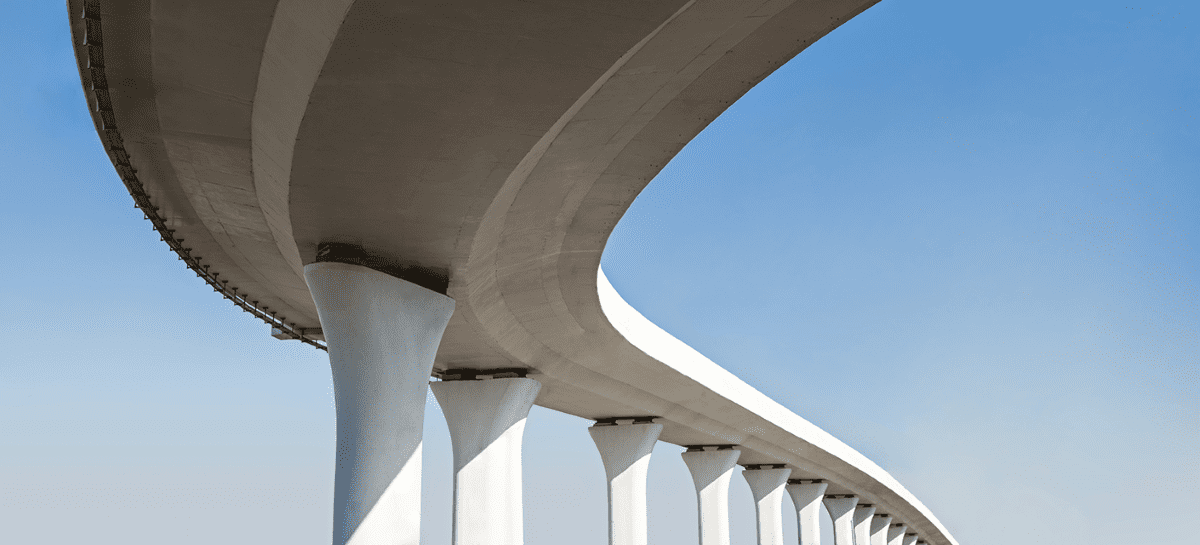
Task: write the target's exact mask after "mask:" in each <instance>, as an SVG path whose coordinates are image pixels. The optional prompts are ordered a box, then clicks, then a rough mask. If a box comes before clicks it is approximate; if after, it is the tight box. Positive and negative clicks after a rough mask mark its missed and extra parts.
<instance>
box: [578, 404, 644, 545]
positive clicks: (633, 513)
mask: <svg viewBox="0 0 1200 545" xmlns="http://www.w3.org/2000/svg"><path fill="white" fill-rule="evenodd" d="M629 420H630V419H624V420H617V421H616V422H617V423H616V424H615V425H601V424H597V425H595V426H592V427H590V428H588V433H589V434H591V436H592V441H595V442H596V448H597V449H599V450H600V460H601V461H603V462H604V474H605V476H606V477H607V478H608V543H609V545H646V541H647V537H646V474H647V470H648V469H649V467H650V454H651V452H653V451H654V444H655V443H656V442H658V434H660V433H662V429H663V425H662V424H654V423H637V424H635V423H632V422H629V423H626V422H628V421H629Z"/></svg>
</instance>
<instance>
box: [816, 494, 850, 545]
mask: <svg viewBox="0 0 1200 545" xmlns="http://www.w3.org/2000/svg"><path fill="white" fill-rule="evenodd" d="M823 501H824V502H825V509H826V510H827V511H829V518H831V519H833V543H834V545H855V544H854V514H855V513H854V507H855V506H856V505H858V498H856V497H854V496H825V499H824V500H823Z"/></svg>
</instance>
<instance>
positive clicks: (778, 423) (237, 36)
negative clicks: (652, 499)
mask: <svg viewBox="0 0 1200 545" xmlns="http://www.w3.org/2000/svg"><path fill="white" fill-rule="evenodd" d="M875 1H876V0H822V1H819V2H802V1H799V0H780V1H777V2H729V1H726V0H665V1H662V2H625V3H620V4H619V5H615V6H610V7H608V8H604V9H597V8H596V7H595V6H591V5H587V6H585V5H581V4H579V3H575V2H558V3H545V2H535V3H530V2H523V1H519V0H486V1H484V0H445V1H436V2H435V1H432V0H415V1H412V2H403V3H388V2H360V1H356V0H331V1H328V2H325V1H319V0H241V1H238V2H185V3H172V2H151V1H150V0H104V1H103V2H100V3H99V4H100V9H98V10H97V13H96V14H95V15H96V16H98V17H100V18H102V19H103V21H102V22H103V29H104V31H103V32H104V33H105V34H108V35H111V36H117V37H119V39H112V40H106V41H105V40H96V39H94V38H95V37H94V36H93V39H92V40H91V41H90V42H89V41H88V40H87V39H86V31H85V27H86V25H85V22H84V21H83V19H82V18H81V17H80V14H81V13H82V11H81V10H82V5H83V2H82V0H68V7H69V13H70V14H71V19H70V21H69V25H70V28H71V34H72V39H73V42H74V44H73V45H74V47H75V52H76V58H77V59H78V62H79V70H80V81H81V83H82V85H83V89H84V96H85V97H86V99H87V101H88V106H89V108H90V110H91V112H92V115H93V120H94V123H95V126H96V131H97V135H98V137H99V139H100V141H101V145H102V146H103V147H104V149H105V150H109V153H110V156H111V158H112V160H113V162H114V165H116V167H117V169H118V171H120V172H121V173H122V174H123V175H126V176H128V175H129V174H128V173H130V172H134V171H136V177H137V180H138V183H139V184H141V185H143V186H144V187H145V190H146V193H147V194H148V195H149V197H150V199H151V200H152V201H153V205H154V207H153V208H154V211H155V212H154V213H155V214H157V215H159V216H161V217H162V218H163V220H164V221H165V222H166V223H167V224H169V225H170V226H171V229H172V230H173V236H175V237H178V238H181V239H186V240H187V243H186V246H187V247H188V248H190V250H189V251H190V253H191V255H193V256H196V257H199V258H202V259H203V263H204V266H205V267H207V268H210V270H211V271H212V272H215V273H219V274H220V278H221V279H222V280H226V281H228V282H229V284H228V285H229V286H230V287H231V288H232V287H237V288H238V289H239V290H240V291H239V293H240V294H243V296H244V297H245V298H246V301H249V302H252V303H253V305H254V306H256V307H259V308H262V309H268V308H269V312H271V313H274V314H278V316H279V318H280V319H282V320H285V321H286V322H287V323H288V324H294V327H296V328H300V329H308V328H317V327H321V326H322V325H323V324H322V320H321V319H320V318H321V317H320V316H319V314H318V311H317V309H316V307H315V306H314V303H313V300H314V295H313V294H311V293H310V290H309V286H308V285H306V283H305V281H304V277H303V275H302V273H301V271H302V270H303V268H304V266H305V265H306V264H308V263H311V262H313V261H314V260H315V253H316V248H317V245H318V244H321V243H327V242H340V243H350V244H357V245H360V246H362V247H363V248H364V250H365V251H367V252H369V253H371V254H372V255H374V256H378V257H379V258H380V259H382V260H384V261H387V262H389V263H393V264H396V265H399V266H402V267H401V268H403V267H408V268H409V269H411V270H422V271H432V273H431V274H441V275H444V276H445V279H446V281H448V287H446V293H447V295H449V296H450V297H451V298H453V299H455V302H456V308H455V311H454V313H453V315H452V317H451V319H450V322H449V324H448V325H447V326H446V329H445V334H444V335H443V336H442V340H441V343H440V345H439V347H438V351H437V357H436V359H435V362H434V368H435V369H439V370H445V369H447V368H449V367H451V366H457V367H472V368H501V367H524V368H530V369H534V370H536V372H537V373H536V374H537V378H538V380H539V381H540V382H541V383H542V386H543V388H542V391H541V393H540V394H539V397H538V401H537V403H538V404H540V405H542V406H544V407H547V408H551V409H554V410H558V411H562V412H565V413H568V414H572V415H576V416H580V417H583V418H589V419H592V418H597V417H603V416H611V415H620V414H635V415H636V414H641V415H650V414H652V415H658V416H661V417H662V419H661V420H660V421H659V422H660V423H661V424H663V431H662V434H661V436H660V440H662V441H665V442H669V443H672V444H676V445H694V444H730V443H731V444H737V445H739V448H740V450H741V452H742V454H741V456H742V459H741V460H740V461H741V462H742V463H783V464H787V466H788V467H789V468H791V469H793V476H794V477H801V476H803V477H809V478H817V479H824V480H826V481H828V483H829V493H830V494H833V493H837V494H855V495H857V496H859V497H861V498H862V499H863V501H866V502H871V503H874V504H876V505H879V506H880V508H881V509H886V510H887V511H888V512H890V513H894V514H895V515H896V516H897V517H898V518H901V519H903V520H904V521H905V522H906V523H908V524H909V525H910V526H911V527H912V528H914V529H915V530H917V531H919V532H920V533H921V535H922V536H926V539H928V540H929V541H930V543H931V545H956V543H955V541H954V539H953V537H952V536H951V535H950V534H949V533H948V532H947V531H946V529H945V528H944V527H943V526H942V525H941V523H940V522H938V520H937V519H936V517H934V515H933V514H932V513H931V512H930V511H929V510H928V509H927V508H926V507H925V506H924V505H923V504H921V502H920V501H919V500H917V498H916V497H915V496H913V495H912V494H911V493H910V492H909V491H908V490H907V489H905V488H904V487H903V486H902V485H901V484H900V483H899V482H897V481H896V480H895V479H894V478H893V477H892V476H891V475H889V474H888V473H887V472H886V471H884V470H883V469H882V468H880V467H879V466H878V465H877V464H875V463H873V462H871V461H870V460H869V459H867V458H866V457H865V456H863V455H862V454H861V453H858V452H857V451H855V450H854V449H852V448H850V447H849V446H847V445H846V444H845V443H843V442H841V441H839V440H837V439H836V438H834V437H832V436H831V435H829V434H828V433H826V432H824V431H823V430H821V429H819V428H818V427H816V426H814V425H812V423H810V422H808V421H806V420H804V419H803V418H801V417H799V416H798V415H796V414H794V413H793V412H791V411H790V410H788V409H787V408H785V407H783V406H781V405H780V404H778V403H776V402H774V401H773V400H771V399H769V398H767V397H766V396H764V395H762V394H761V393H760V392H758V391H756V390H754V389H753V388H751V387H750V386H748V385H747V384H746V383H745V382H743V381H741V380H740V379H738V378H737V377H735V376H733V375H732V374H730V373H728V372H727V371H725V370H724V369H721V368H720V367H719V366H717V365H716V364H714V363H713V362H711V361H710V360H708V359H707V358H705V357H704V356H703V355H701V354H699V353H698V352H696V351H695V350H692V349H691V348H690V347H688V346H687V345H686V344H684V343H682V342H680V341H678V340H677V339H674V338H673V337H671V336H670V335H669V334H667V333H666V332H664V331H662V330H661V329H660V328H658V327H657V326H655V325H654V324H652V323H650V322H649V321H648V320H646V319H645V318H644V317H642V316H641V315H640V314H639V313H637V311H636V310H634V309H632V308H631V307H629V305H628V304H626V303H625V302H624V301H623V300H622V299H621V298H620V296H619V295H618V294H617V293H616V291H615V290H613V289H612V287H611V285H609V284H608V282H607V280H605V279H604V277H603V274H602V273H601V272H600V258H601V255H602V253H603V251H604V247H605V244H606V242H607V239H608V236H609V234H610V233H611V231H612V229H613V227H614V226H615V225H616V224H617V222H618V221H619V220H620V218H621V215H622V214H623V213H624V211H625V210H626V209H627V208H628V207H629V206H630V204H631V203H632V202H633V200H634V198H636V196H637V194H638V193H639V192H640V191H641V190H642V189H643V188H644V187H645V186H646V184H648V183H649V182H650V181H651V180H652V179H654V177H655V175H656V174H657V173H658V172H659V171H660V170H661V169H662V168H663V166H664V165H666V164H667V163H668V162H669V161H670V160H671V159H672V157H674V156H675V155H676V154H677V153H678V152H679V151H680V150H681V149H682V148H683V147H684V146H685V145H686V144H687V142H689V141H690V140H691V139H692V138H693V137H695V135H697V134H698V133H699V132H700V131H701V130H703V129H704V128H705V127H706V126H707V125H708V124H709V123H711V122H712V121H713V120H714V119H716V118H717V117H718V116H719V115H720V114H721V113H722V112H724V111H725V110H726V109H727V108H728V107H729V106H730V105H731V104H732V103H734V102H735V101H736V100H737V99H738V98H739V97H741V96H742V95H743V94H745V93H746V92H747V91H749V89H751V88H752V87H753V86H754V85H755V84H756V83H757V82H759V81H761V80H762V79H763V78H765V77H767V76H768V75H769V74H770V73H771V72H773V71H774V70H776V69H777V68H778V67H780V66H782V65H783V64H784V63H786V62H787V61H788V60H789V59H791V58H792V57H794V56H795V55H796V54H798V53H800V52H801V51H802V50H803V49H805V48H806V47H808V46H810V45H811V44H813V43H814V42H815V41H816V40H818V39H820V38H821V37H822V36H824V35H826V34H827V33H829V32H830V31H832V30H833V29H835V28H837V27H838V26H839V25H841V24H843V23H844V22H846V21H848V20H849V19H850V18H852V17H854V16H855V15H857V14H858V13H860V12H862V11H863V10H865V9H867V8H868V7H870V6H871V5H872V4H874V3H875ZM380 20H398V21H399V20H402V21H403V22H404V26H405V32H403V33H399V34H397V33H396V32H395V28H394V26H393V25H381V24H379V23H378V22H379V21H380ZM101 42H103V44H102V45H101ZM93 59H96V60H99V61H100V62H98V63H93ZM90 64H92V66H91V67H89V65H90ZM96 64H98V65H99V67H100V68H99V70H96ZM94 73H103V74H104V80H106V82H107V83H105V82H104V81H93V74H94ZM96 85H101V86H105V87H106V88H107V89H108V91H107V94H108V95H111V103H109V102H108V100H109V99H107V98H106V99H105V100H106V102H105V104H100V103H99V99H98V98H97V97H98V95H97V94H96V91H95V90H94V87H96ZM380 90H386V92H381V91H380ZM396 120H402V121H403V122H397V121H396ZM119 145H123V147H124V149H125V150H126V151H127V152H128V156H127V157H125V156H124V155H123V153H124V152H122V153H121V154H117V153H115V152H113V151H111V150H114V149H116V148H117V147H120V146H119Z"/></svg>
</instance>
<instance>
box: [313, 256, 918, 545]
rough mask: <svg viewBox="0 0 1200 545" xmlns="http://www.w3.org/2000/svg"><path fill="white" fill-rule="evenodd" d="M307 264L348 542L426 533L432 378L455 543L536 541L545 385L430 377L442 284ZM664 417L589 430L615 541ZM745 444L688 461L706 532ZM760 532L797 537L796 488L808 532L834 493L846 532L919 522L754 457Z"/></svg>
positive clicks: (410, 538) (719, 525)
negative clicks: (535, 467) (332, 409)
mask: <svg viewBox="0 0 1200 545" xmlns="http://www.w3.org/2000/svg"><path fill="white" fill-rule="evenodd" d="M305 277H306V280H307V282H308V286H309V290H310V291H311V293H312V295H313V300H314V302H315V303H316V305H317V310H318V313H319V314H320V319H321V325H322V330H323V333H324V336H325V340H326V343H327V345H328V349H329V359H330V365H331V368H332V371H333V383H334V397H335V402H336V406H337V467H336V470H335V484H334V524H333V543H334V545H346V544H352V545H384V544H386V545H417V544H418V543H419V542H420V534H421V532H420V521H421V452H422V440H423V429H422V428H423V422H424V412H425V406H426V404H425V400H426V395H427V391H428V390H429V389H432V391H433V395H434V396H435V397H436V398H437V401H438V404H439V405H440V406H441V408H442V411H443V414H444V415H445V417H446V423H447V425H448V428H449V431H450V438H451V443H452V448H453V455H454V463H453V467H454V487H453V491H454V492H453V494H454V499H453V503H454V507H453V542H454V544H455V545H476V544H489V545H519V544H521V543H523V540H524V536H523V512H522V485H521V483H522V471H521V469H522V468H521V442H522V437H523V435H524V431H525V421H526V417H527V416H528V414H529V409H530V407H531V406H532V405H533V403H534V400H535V399H536V398H537V395H538V392H539V391H540V389H541V384H540V383H539V382H538V381H537V380H534V379H532V378H528V377H525V376H523V371H522V370H519V369H498V370H490V371H489V370H467V369H463V370H457V371H455V370H451V371H447V372H445V373H443V374H442V380H439V381H434V382H430V381H429V377H430V373H431V371H432V368H433V361H434V356H435V354H436V351H437V348H438V345H439V343H440V342H441V337H442V333H443V332H444V330H445V328H446V325H447V324H448V323H449V320H450V317H451V315H452V314H453V312H454V301H453V300H452V299H451V298H449V297H447V296H445V295H443V294H440V293H437V292H434V291H431V290H428V289H426V288H423V287H420V286H417V285H416V284H412V283H410V282H407V281H405V280H401V279H399V278H396V277H393V276H390V275H387V274H384V273H381V272H378V271H376V270H373V269H370V268H368V267H364V266H361V265H357V264H350V263H337V262H319V263H314V264H310V265H308V266H306V267H305ZM662 429H663V425H662V424H660V423H655V422H654V417H648V416H647V417H613V418H606V419H600V420H598V421H597V423H596V424H595V425H594V426H592V427H590V428H589V429H588V431H589V433H590V434H591V437H592V439H593V440H594V441H595V443H596V447H597V448H598V449H599V452H600V457H601V460H602V461H603V464H604V471H605V474H606V477H607V480H608V521H609V524H608V529H609V543H610V544H612V545H645V544H646V542H647V514H646V513H647V511H646V477H647V471H648V469H649V463H650V454H651V452H652V451H653V449H654V445H655V443H656V442H657V441H658V437H659V434H660V433H661V432H662ZM740 454H741V451H739V450H738V449H737V448H736V445H694V446H690V447H688V448H687V450H686V451H685V452H683V454H682V456H683V460H684V462H685V464H686V465H687V467H688V470H689V471H690V472H691V475H692V479H693V481H694V483H695V488H696V494H697V498H698V508H699V517H698V518H699V542H700V544H701V545H728V544H729V542H730V539H729V484H730V479H731V477H732V475H733V472H734V469H735V468H736V467H737V462H738V456H739V455H740ZM742 475H743V476H744V477H745V479H746V481H747V483H749V485H750V490H751V493H752V495H753V498H754V502H755V507H756V511H757V528H758V543H759V544H760V545H783V522H784V514H783V496H784V494H785V493H786V494H788V495H790V496H791V499H792V502H793V504H794V505H795V507H796V516H797V521H798V523H799V537H800V543H801V545H819V544H820V530H819V528H820V527H819V518H818V517H819V514H820V506H821V504H822V503H824V505H825V508H826V510H827V511H828V512H829V514H830V516H831V518H832V520H833V528H834V541H835V545H918V544H923V543H924V542H923V541H920V540H918V536H917V535H916V534H914V533H909V532H907V527H906V526H905V525H903V524H898V523H897V524H893V522H892V519H891V517H889V516H887V515H884V514H881V513H876V512H875V510H876V508H875V507H874V506H871V505H865V504H859V503H858V502H859V499H858V498H857V497H855V496H851V495H827V494H826V489H827V487H828V483H825V482H822V481H820V480H798V479H789V477H790V476H791V469H788V468H786V467H784V465H783V464H763V465H750V464H748V465H746V466H745V468H744V470H743V472H742Z"/></svg>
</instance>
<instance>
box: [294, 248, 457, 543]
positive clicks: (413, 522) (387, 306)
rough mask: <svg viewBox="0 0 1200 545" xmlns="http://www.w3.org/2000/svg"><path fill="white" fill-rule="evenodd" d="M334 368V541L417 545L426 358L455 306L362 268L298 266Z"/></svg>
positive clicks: (430, 366)
mask: <svg viewBox="0 0 1200 545" xmlns="http://www.w3.org/2000/svg"><path fill="white" fill-rule="evenodd" d="M304 278H305V280H307V281H308V288H309V291H310V292H312V296H313V302H315V303H316V306H317V314H318V315H319V316H320V319H321V328H322V329H323V330H324V334H325V342H326V343H327V345H328V347H329V365H330V368H331V369H332V371H333V390H334V399H335V401H336V404H337V468H336V469H335V470H334V485H333V498H334V500H333V501H334V507H333V543H334V545H418V544H419V543H420V539H421V439H422V432H423V429H422V428H423V424H424V418H425V394H426V391H427V390H426V388H428V384H429V372H430V371H431V370H432V369H433V357H434V355H435V354H436V353H437V348H438V344H439V343H440V342H441V340H442V333H443V332H444V331H445V329H446V324H447V322H449V321H450V315H451V314H452V313H453V312H454V300H453V299H450V298H449V297H446V296H445V295H442V294H440V293H436V292H433V291H430V290H427V289H425V288H422V287H420V286H417V285H416V284H412V283H410V282H407V281H405V280H401V279H399V278H395V277H393V276H389V275H386V274H384V273H381V272H378V271H375V270H371V269H368V268H366V267H362V266H359V265H348V264H344V263H313V264H310V265H307V266H305V267H304Z"/></svg>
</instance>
